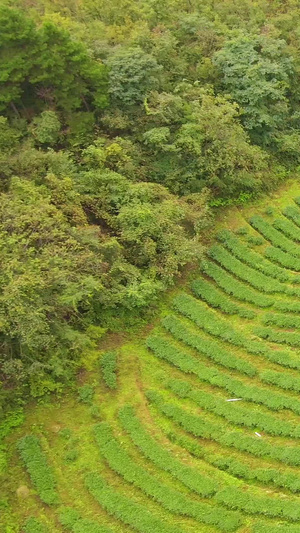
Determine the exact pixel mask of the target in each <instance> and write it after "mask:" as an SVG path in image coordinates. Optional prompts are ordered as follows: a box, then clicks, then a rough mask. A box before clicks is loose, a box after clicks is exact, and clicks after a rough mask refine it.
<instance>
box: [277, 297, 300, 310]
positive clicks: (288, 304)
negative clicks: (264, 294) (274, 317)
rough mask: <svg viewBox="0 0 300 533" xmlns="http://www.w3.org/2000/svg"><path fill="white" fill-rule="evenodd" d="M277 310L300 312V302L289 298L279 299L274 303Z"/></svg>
mask: <svg viewBox="0 0 300 533" xmlns="http://www.w3.org/2000/svg"><path fill="white" fill-rule="evenodd" d="M274 309H276V311H282V312H284V313H300V302H293V301H289V300H277V301H276V302H275V303H274Z"/></svg>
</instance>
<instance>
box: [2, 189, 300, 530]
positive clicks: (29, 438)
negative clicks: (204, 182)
mask: <svg viewBox="0 0 300 533" xmlns="http://www.w3.org/2000/svg"><path fill="white" fill-rule="evenodd" d="M299 192H300V191H299V186H298V184H297V183H296V182H291V183H290V185H289V187H288V186H285V187H284V188H282V190H281V191H278V192H277V193H274V194H273V195H272V197H269V198H267V199H263V198H261V199H260V200H259V201H257V202H255V203H253V204H252V205H251V206H250V205H249V206H248V207H246V208H243V209H239V208H235V207H234V208H230V209H229V208H225V209H222V216H221V217H220V218H219V219H217V220H216V223H215V231H216V239H211V241H212V242H211V246H210V249H209V251H208V253H207V255H206V257H205V258H204V260H203V261H202V263H201V265H200V268H199V269H198V270H196V269H194V270H191V272H190V274H186V275H185V277H184V278H183V279H182V281H180V283H178V286H177V287H174V288H173V289H172V290H171V291H170V292H169V293H168V294H167V295H166V296H165V298H164V301H163V302H161V304H160V307H159V309H160V310H159V316H158V317H157V320H156V321H154V323H153V324H151V325H149V327H148V328H145V329H144V330H143V331H139V332H138V331H137V330H135V331H132V333H128V334H126V335H122V334H120V335H116V334H115V335H107V336H106V337H105V338H104V339H103V340H102V341H101V343H100V345H99V354H98V356H97V357H96V355H95V354H94V355H93V360H94V363H92V362H91V361H92V360H91V361H90V362H89V364H88V365H87V366H86V368H87V369H86V370H83V371H82V372H80V373H79V376H78V384H77V386H76V387H74V390H70V391H69V392H68V393H67V394H65V395H64V396H63V397H61V398H58V397H48V398H46V399H45V400H44V401H42V402H39V403H36V404H34V405H28V406H27V407H26V408H25V416H24V421H22V418H20V417H19V418H20V419H19V420H18V424H15V423H11V424H9V426H11V427H12V428H13V427H14V426H18V425H19V427H15V429H12V430H11V432H10V433H9V431H6V430H4V431H2V433H3V434H1V435H0V437H1V438H2V441H3V444H4V445H5V446H3V447H2V448H1V451H2V456H1V457H3V458H4V459H5V460H6V462H5V461H3V467H2V478H1V482H2V483H1V491H0V493H1V496H0V531H1V533H2V531H3V533H23V531H24V533H49V532H51V533H64V532H68V531H69V532H71V533H130V532H133V531H138V532H140V533H199V532H201V533H217V532H223V531H225V532H226V531H228V532H230V531H237V533H300V510H299V509H300V505H299V502H300V500H299V498H300V446H299V438H300V399H299V392H300V374H299V371H300V357H299V347H300V331H299V330H300V303H299V295H300V292H299V282H300V274H298V272H299V273H300V246H299V243H300V208H299V205H300V201H299ZM294 198H298V199H297V200H296V201H293V199H294ZM239 228H242V230H241V231H239ZM235 399H238V401H228V400H235ZM10 418H11V415H10ZM4 429H5V428H4ZM0 472H1V470H0Z"/></svg>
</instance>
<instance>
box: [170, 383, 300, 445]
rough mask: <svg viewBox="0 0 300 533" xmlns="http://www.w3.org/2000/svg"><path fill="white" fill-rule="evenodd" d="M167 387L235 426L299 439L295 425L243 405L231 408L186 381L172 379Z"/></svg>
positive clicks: (298, 430) (299, 431) (214, 396)
mask: <svg viewBox="0 0 300 533" xmlns="http://www.w3.org/2000/svg"><path fill="white" fill-rule="evenodd" d="M168 387H169V388H170V389H171V390H172V391H173V392H174V393H175V394H176V395H178V396H180V397H182V398H189V399H190V400H192V401H193V402H195V403H196V404H197V405H198V406H199V407H201V408H202V409H204V410H206V411H210V412H212V413H214V414H215V415H218V416H221V417H223V418H225V419H226V420H227V421H228V422H230V423H233V424H235V425H237V426H243V427H249V428H258V431H265V432H266V433H269V434H270V435H274V436H281V437H291V438H300V429H299V428H298V426H297V425H296V426H295V425H293V424H291V423H290V422H288V421H286V420H278V418H275V417H274V416H272V415H269V414H267V413H264V412H263V413H262V412H259V411H257V410H255V411H254V410H253V409H251V408H250V407H247V406H244V405H242V406H241V405H240V404H239V405H235V406H234V408H232V405H231V404H230V403H227V402H225V401H224V398H219V397H218V396H216V395H213V394H209V393H208V392H205V391H201V390H194V389H192V387H191V386H190V385H189V384H188V383H187V382H186V381H182V380H177V379H173V380H170V381H169V382H168Z"/></svg>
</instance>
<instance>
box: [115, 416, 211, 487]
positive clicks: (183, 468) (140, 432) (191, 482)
mask: <svg viewBox="0 0 300 533" xmlns="http://www.w3.org/2000/svg"><path fill="white" fill-rule="evenodd" d="M119 418H120V421H121V424H122V426H123V428H124V429H125V430H126V431H127V432H128V433H129V434H130V437H131V439H132V440H133V442H134V444H135V445H136V446H137V447H138V448H139V450H140V451H141V452H142V453H143V455H144V456H145V457H147V459H149V460H150V461H152V462H153V463H154V464H155V465H156V466H158V467H159V468H161V469H162V470H165V471H166V472H169V473H170V474H172V476H173V477H174V478H176V479H178V480H179V481H181V483H183V484H184V485H185V486H186V487H188V488H189V489H191V490H192V491H194V492H196V493H197V494H200V495H201V496H205V497H207V496H211V495H212V494H214V493H215V492H216V488H217V487H216V486H215V483H213V482H212V481H211V480H210V479H208V478H205V477H204V476H203V475H202V474H200V472H198V471H197V470H195V469H194V468H191V467H190V466H188V465H185V464H183V463H181V462H180V461H179V460H178V459H176V458H175V457H174V456H173V455H172V454H171V453H170V452H168V450H166V449H165V448H164V447H163V446H161V445H160V444H158V442H156V441H155V440H154V439H153V438H152V437H151V436H150V435H149V433H148V432H147V431H146V430H145V429H144V427H143V425H142V424H141V422H140V420H139V419H138V418H137V416H136V414H135V412H134V409H133V408H132V407H131V406H125V407H123V408H122V409H121V410H120V413H119Z"/></svg>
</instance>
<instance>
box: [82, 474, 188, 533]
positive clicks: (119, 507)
mask: <svg viewBox="0 0 300 533" xmlns="http://www.w3.org/2000/svg"><path fill="white" fill-rule="evenodd" d="M85 483H86V486H87V488H88V490H89V491H90V493H91V494H92V495H93V496H94V498H95V500H96V501H97V502H98V503H99V504H100V505H101V507H103V508H104V509H105V510H106V511H107V512H108V513H109V514H110V515H112V516H113V517H114V518H116V519H117V520H120V521H121V522H123V523H124V524H126V525H128V526H131V527H132V528H133V529H135V530H137V531H139V532H140V533H184V531H183V530H182V529H181V528H180V527H179V526H178V525H175V526H171V525H169V524H168V523H166V522H165V521H164V520H161V519H160V518H159V517H158V516H156V515H155V514H154V513H153V512H152V511H151V512H150V511H149V509H147V507H145V506H143V505H141V504H140V503H136V502H135V501H134V500H133V499H131V498H127V497H126V496H123V494H121V493H119V492H117V491H115V489H114V488H113V487H110V486H109V485H108V484H107V483H106V482H105V481H104V480H103V479H102V478H101V477H100V476H99V475H98V474H97V473H93V472H92V473H90V474H88V475H87V476H86V478H85Z"/></svg>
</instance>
